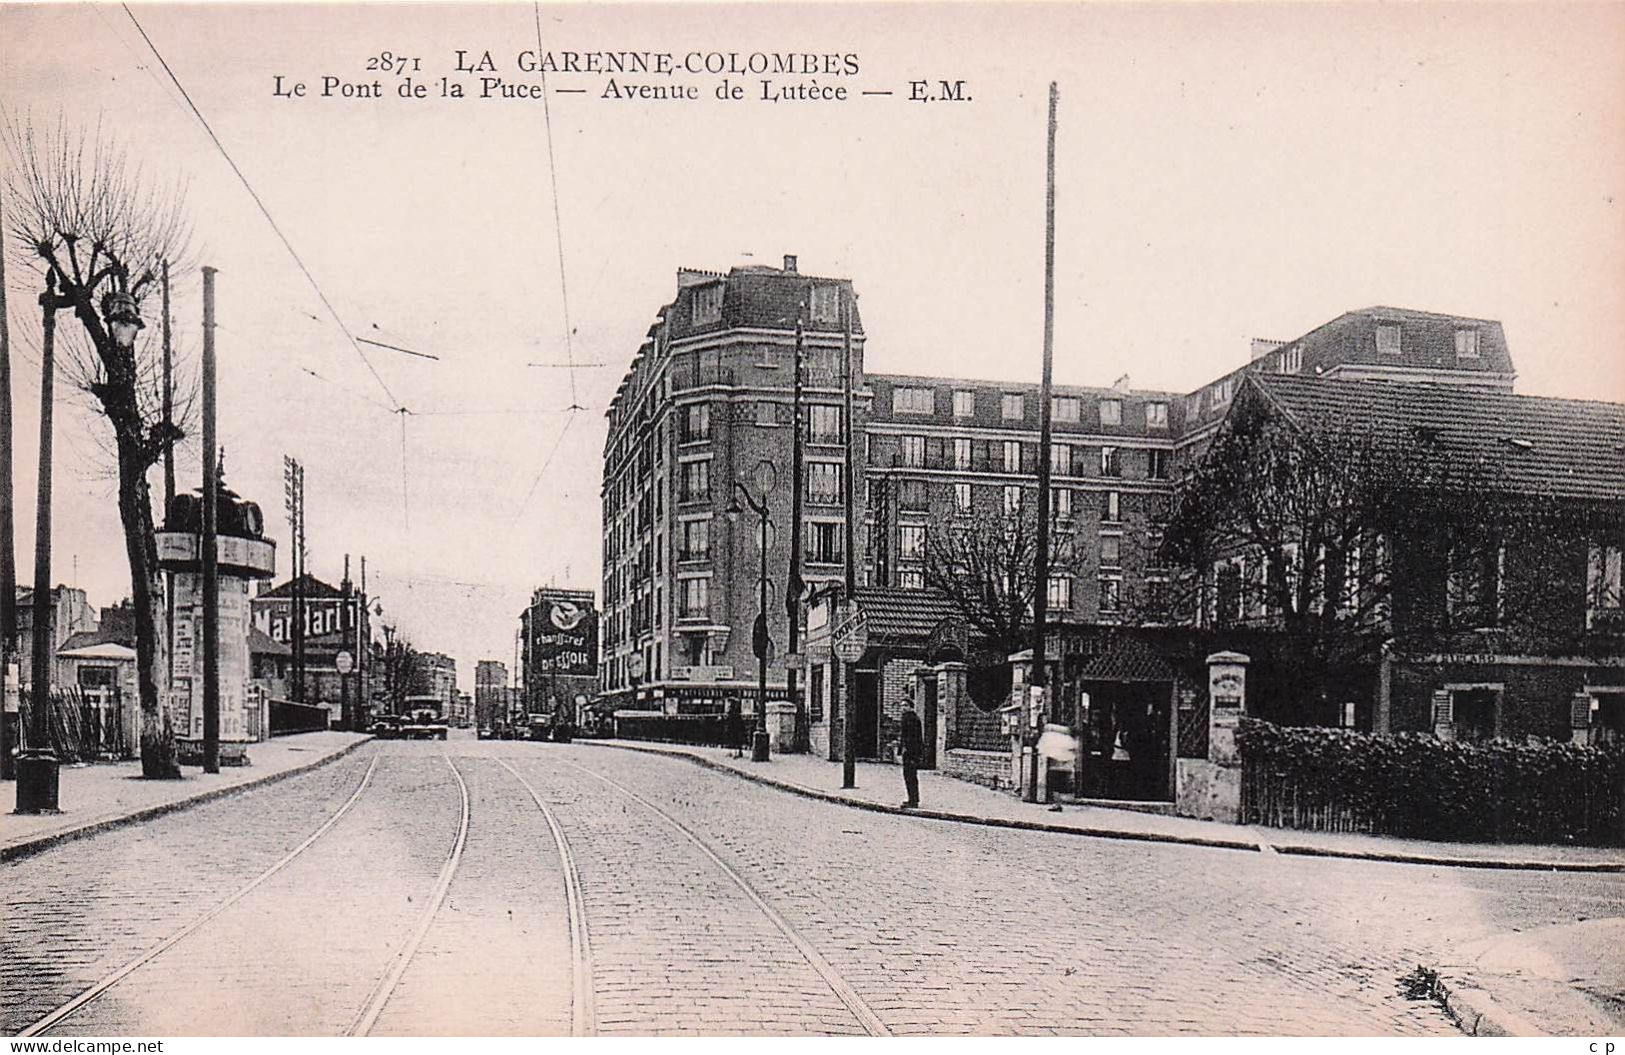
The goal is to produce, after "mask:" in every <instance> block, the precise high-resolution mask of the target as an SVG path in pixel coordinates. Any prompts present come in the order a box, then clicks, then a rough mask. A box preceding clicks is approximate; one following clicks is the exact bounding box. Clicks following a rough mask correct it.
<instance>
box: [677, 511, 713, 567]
mask: <svg viewBox="0 0 1625 1055" xmlns="http://www.w3.org/2000/svg"><path fill="white" fill-rule="evenodd" d="M710 555H711V522H710V521H709V520H685V521H684V522H683V541H682V549H680V550H679V551H678V554H677V557H678V559H679V560H705V559H706V558H707V557H709V556H710Z"/></svg>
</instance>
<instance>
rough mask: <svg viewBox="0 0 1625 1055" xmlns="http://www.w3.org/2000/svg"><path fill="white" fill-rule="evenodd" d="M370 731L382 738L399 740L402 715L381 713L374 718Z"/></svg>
mask: <svg viewBox="0 0 1625 1055" xmlns="http://www.w3.org/2000/svg"><path fill="white" fill-rule="evenodd" d="M368 732H370V733H372V735H373V736H375V737H377V738H378V739H380V740H399V739H400V738H401V718H400V715H398V714H380V715H379V716H378V717H376V718H374V719H373V720H372V725H371V726H370V727H369V728H368Z"/></svg>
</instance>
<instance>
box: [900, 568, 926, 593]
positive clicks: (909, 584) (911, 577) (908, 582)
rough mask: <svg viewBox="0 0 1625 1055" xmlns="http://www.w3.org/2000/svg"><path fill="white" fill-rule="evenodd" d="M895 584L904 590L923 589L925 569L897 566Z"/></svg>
mask: <svg viewBox="0 0 1625 1055" xmlns="http://www.w3.org/2000/svg"><path fill="white" fill-rule="evenodd" d="M897 585H898V586H900V587H902V588H903V589H905V590H923V589H925V570H924V569H923V568H898V569H897Z"/></svg>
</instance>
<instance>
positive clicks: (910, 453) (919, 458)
mask: <svg viewBox="0 0 1625 1055" xmlns="http://www.w3.org/2000/svg"><path fill="white" fill-rule="evenodd" d="M898 448H899V454H900V455H901V459H900V460H901V463H902V464H903V465H905V466H907V467H908V468H910V469H922V468H924V467H925V437H924V436H904V437H903V438H902V439H901V440H899V441H898Z"/></svg>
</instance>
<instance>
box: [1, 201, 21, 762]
mask: <svg viewBox="0 0 1625 1055" xmlns="http://www.w3.org/2000/svg"><path fill="white" fill-rule="evenodd" d="M4 230H5V223H4V221H3V219H0V232H3V231H4ZM11 440H12V408H11V331H10V329H9V328H8V326H7V320H6V254H5V249H4V246H3V245H0V780H10V779H12V777H13V776H14V773H13V769H12V760H11V719H10V718H9V717H8V716H7V715H6V714H5V710H4V708H5V704H4V702H3V697H4V691H5V686H7V685H9V684H10V680H9V679H10V678H11V660H12V657H13V656H15V655H16V654H17V552H16V542H15V540H16V506H15V504H14V503H13V501H12V491H11V489H12V475H11V459H12V446H11ZM20 674H21V672H19V676H20Z"/></svg>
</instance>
